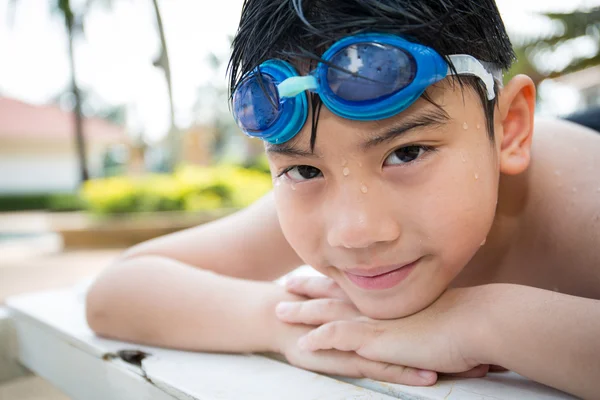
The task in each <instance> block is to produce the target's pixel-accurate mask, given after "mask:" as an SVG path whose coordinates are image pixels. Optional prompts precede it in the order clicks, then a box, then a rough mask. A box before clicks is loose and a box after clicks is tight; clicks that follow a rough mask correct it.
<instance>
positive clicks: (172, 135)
mask: <svg viewBox="0 0 600 400" xmlns="http://www.w3.org/2000/svg"><path fill="white" fill-rule="evenodd" d="M152 5H153V7H154V15H155V17H156V27H157V29H158V33H159V36H160V45H161V48H160V54H159V55H158V57H157V58H156V60H154V66H155V67H158V68H160V69H162V70H163V72H164V74H165V80H166V82H167V90H168V93H169V117H170V127H169V133H168V136H167V138H168V143H169V144H168V145H169V153H170V156H171V168H172V167H174V166H175V165H176V164H177V163H178V161H179V159H180V154H181V144H180V139H181V138H180V137H179V132H178V129H177V125H176V123H175V105H174V103H173V86H172V83H171V64H170V62H169V52H168V51H167V40H166V38H165V29H164V25H163V22H162V16H161V13H160V7H159V6H158V0H152Z"/></svg>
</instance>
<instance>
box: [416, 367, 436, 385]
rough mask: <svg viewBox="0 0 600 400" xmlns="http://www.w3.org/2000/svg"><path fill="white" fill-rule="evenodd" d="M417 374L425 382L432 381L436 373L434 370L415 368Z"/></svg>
mask: <svg viewBox="0 0 600 400" xmlns="http://www.w3.org/2000/svg"><path fill="white" fill-rule="evenodd" d="M417 375H419V376H420V377H421V378H422V379H423V380H424V381H426V382H431V381H434V380H435V379H436V377H437V374H436V373H435V372H433V371H427V370H424V369H419V370H417Z"/></svg>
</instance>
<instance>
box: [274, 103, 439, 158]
mask: <svg viewBox="0 0 600 400" xmlns="http://www.w3.org/2000/svg"><path fill="white" fill-rule="evenodd" d="M449 120H450V117H449V116H448V114H447V113H446V112H445V111H444V110H443V109H438V108H435V109H433V110H427V111H425V112H423V113H421V114H418V115H415V116H411V117H409V118H406V119H404V120H402V121H400V122H399V123H397V124H394V125H393V126H392V127H391V128H388V129H386V130H385V131H384V132H382V133H380V134H378V135H377V136H375V137H373V138H371V139H369V140H367V141H366V142H364V143H361V144H359V148H360V150H361V151H366V150H368V149H371V148H373V147H376V146H379V145H381V144H384V143H389V142H391V141H393V140H395V139H396V138H398V137H400V136H402V135H404V134H406V133H408V132H409V131H411V130H413V129H417V128H425V127H433V126H439V125H442V124H444V123H446V122H447V121H449ZM266 151H267V153H269V154H277V155H282V156H288V157H294V158H303V157H307V158H313V159H316V158H323V156H322V155H321V154H319V153H316V152H312V151H308V150H304V149H300V148H297V147H295V146H294V143H293V141H292V142H288V143H281V144H268V145H267V147H266Z"/></svg>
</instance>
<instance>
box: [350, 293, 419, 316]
mask: <svg viewBox="0 0 600 400" xmlns="http://www.w3.org/2000/svg"><path fill="white" fill-rule="evenodd" d="M403 297H404V296H398V299H395V298H389V297H387V298H381V299H364V298H363V299H356V301H355V302H354V304H355V306H356V308H358V310H359V311H360V313H361V314H362V315H364V316H365V317H369V318H372V319H398V318H403V317H408V316H409V315H412V314H415V313H417V312H419V311H421V310H423V309H425V308H427V307H428V306H429V305H430V304H431V302H427V301H423V300H424V299H420V300H421V301H420V302H416V301H412V302H410V303H408V302H407V301H406V300H405V299H404V298H403ZM353 301H354V299H353ZM399 304H401V305H400V306H399Z"/></svg>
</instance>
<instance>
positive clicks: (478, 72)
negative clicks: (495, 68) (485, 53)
mask: <svg viewBox="0 0 600 400" xmlns="http://www.w3.org/2000/svg"><path fill="white" fill-rule="evenodd" d="M448 58H449V59H450V61H452V65H453V66H454V69H455V70H456V73H457V74H460V75H474V76H476V77H478V78H479V79H481V80H482V81H483V83H484V84H485V87H486V89H487V97H488V100H492V99H493V98H494V97H495V96H496V94H495V93H494V75H493V74H491V73H490V72H489V71H488V70H487V69H485V67H484V66H483V65H482V64H481V62H480V61H479V60H478V59H476V58H475V57H473V56H470V55H468V54H454V55H451V56H448ZM450 74H452V70H451V69H450V67H448V75H450Z"/></svg>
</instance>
